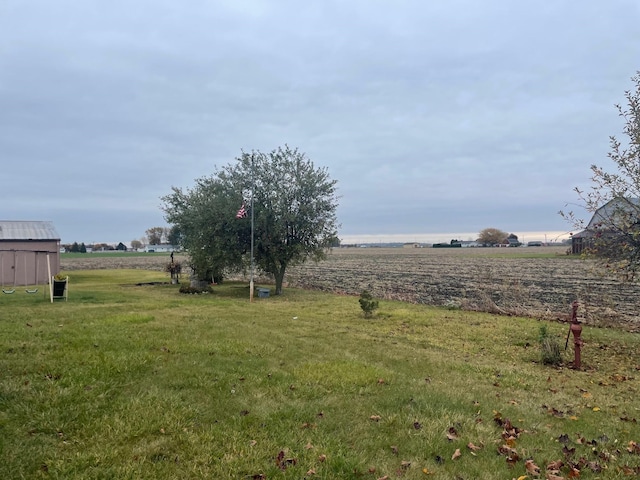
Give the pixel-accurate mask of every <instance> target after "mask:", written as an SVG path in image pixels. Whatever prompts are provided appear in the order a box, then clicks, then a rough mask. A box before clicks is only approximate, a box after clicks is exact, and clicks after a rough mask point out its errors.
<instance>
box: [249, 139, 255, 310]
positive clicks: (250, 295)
mask: <svg viewBox="0 0 640 480" xmlns="http://www.w3.org/2000/svg"><path fill="white" fill-rule="evenodd" d="M254 155H255V153H254V152H251V276H250V277H249V303H251V302H253V271H254V260H253V230H254V213H253V191H254V190H255V188H256V179H255V173H254V166H253V156H254Z"/></svg>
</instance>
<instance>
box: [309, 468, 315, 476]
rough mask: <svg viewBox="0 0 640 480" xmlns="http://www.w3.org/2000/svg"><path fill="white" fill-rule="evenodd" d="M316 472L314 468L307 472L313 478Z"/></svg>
mask: <svg viewBox="0 0 640 480" xmlns="http://www.w3.org/2000/svg"><path fill="white" fill-rule="evenodd" d="M315 474H316V471H315V470H314V469H313V468H312V469H310V470H307V475H309V476H311V475H315Z"/></svg>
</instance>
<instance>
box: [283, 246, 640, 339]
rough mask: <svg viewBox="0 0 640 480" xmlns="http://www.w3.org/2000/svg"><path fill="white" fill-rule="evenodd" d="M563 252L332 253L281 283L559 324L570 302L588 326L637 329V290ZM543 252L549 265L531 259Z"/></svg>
mask: <svg viewBox="0 0 640 480" xmlns="http://www.w3.org/2000/svg"><path fill="white" fill-rule="evenodd" d="M565 252H566V248H565V247H543V248H539V247H535V248H534V247H531V248H504V249H500V248H462V249H434V248H424V249H375V248H371V249H363V248H359V249H356V248H353V249H336V250H334V252H333V253H332V254H331V255H330V256H329V259H328V261H326V262H322V263H319V264H317V265H315V264H313V263H311V264H307V265H304V266H300V267H297V268H295V269H291V272H290V274H289V278H288V279H289V283H290V284H291V285H296V286H301V287H304V288H314V289H321V290H327V291H332V292H338V293H345V294H360V292H362V290H365V289H366V290H369V291H370V292H371V293H372V294H373V295H374V296H376V297H378V298H387V299H398V300H404V301H408V302H414V303H425V304H429V305H442V306H448V307H450V308H463V309H468V310H479V311H488V312H495V313H502V314H514V315H524V316H532V317H538V318H548V319H551V318H559V319H565V318H566V317H567V316H568V315H570V312H571V306H570V305H571V302H573V300H576V299H577V300H578V301H579V302H580V309H579V311H578V312H579V316H580V317H582V319H583V320H584V321H586V322H587V323H590V324H599V325H611V324H616V325H623V326H625V327H626V328H630V329H631V330H637V329H639V328H640V318H639V317H638V313H637V312H638V306H639V299H640V296H639V294H640V286H638V285H625V284H622V283H620V282H617V281H614V280H611V279H604V278H600V277H599V276H598V275H597V274H596V273H595V272H594V271H593V268H592V267H593V265H592V264H591V263H590V262H586V261H583V260H580V259H576V258H574V257H570V256H567V255H566V253H565ZM540 253H551V254H553V256H552V257H551V258H545V257H541V256H540V257H538V258H535V257H533V258H532V255H533V254H540Z"/></svg>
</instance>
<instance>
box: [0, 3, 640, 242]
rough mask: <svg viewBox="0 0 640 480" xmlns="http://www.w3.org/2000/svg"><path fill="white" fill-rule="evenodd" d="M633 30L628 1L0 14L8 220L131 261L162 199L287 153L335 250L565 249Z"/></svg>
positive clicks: (627, 82) (637, 10)
mask: <svg viewBox="0 0 640 480" xmlns="http://www.w3.org/2000/svg"><path fill="white" fill-rule="evenodd" d="M639 25H640V2H638V1H637V0H609V1H607V2H604V1H602V0H582V1H577V0H571V1H564V0H554V1H548V0H537V1H536V0H534V1H529V2H517V1H513V0H487V1H483V2H480V1H477V0H447V1H444V0H443V1H424V0H405V1H402V0H394V1H390V0H384V1H383V0H307V1H304V2H302V1H293V0H265V1H259V0H228V1H215V0H209V1H204V0H199V1H196V0H193V1H184V2H177V1H164V0H135V1H132V0H126V1H124V0H111V1H109V2H104V1H92V0H75V1H71V0H56V1H51V0H42V1H31V0H1V1H0V155H1V156H2V164H1V165H2V167H1V168H2V171H1V173H0V200H1V202H0V203H1V205H2V207H0V212H2V214H1V215H0V219H3V220H51V221H53V222H54V224H55V226H56V228H57V230H58V232H59V233H60V236H61V237H62V241H63V242H74V241H77V242H85V243H93V242H119V241H122V242H125V243H128V242H130V241H131V240H133V239H139V238H140V237H143V236H144V233H145V230H146V229H148V228H150V227H154V226H161V225H165V222H164V219H163V212H162V211H161V209H160V205H161V200H160V197H162V196H163V195H166V194H168V193H170V190H171V186H178V187H189V186H192V185H193V182H194V180H195V179H196V178H198V177H201V176H206V175H210V174H212V173H213V172H214V169H215V167H216V166H218V167H219V166H222V165H225V164H228V163H230V162H233V161H234V158H236V157H237V156H239V155H240V154H241V151H242V150H245V151H250V150H261V151H265V152H268V151H270V150H272V149H274V148H276V147H277V146H279V145H284V144H285V143H287V144H289V145H290V146H292V147H297V148H298V149H300V150H301V151H303V152H305V153H306V154H307V156H308V157H309V158H310V159H311V160H313V162H314V163H315V165H316V166H318V167H327V168H328V170H329V173H330V175H331V177H332V178H334V179H336V180H337V181H338V189H339V195H340V196H341V198H340V207H339V209H338V220H339V222H340V223H341V228H340V231H339V236H340V237H341V238H342V239H343V240H344V241H358V240H362V239H371V240H375V241H378V240H386V239H391V238H393V239H396V240H400V241H429V240H432V241H440V239H439V237H438V236H437V235H436V234H443V233H444V234H449V233H452V232H468V233H465V234H464V235H468V236H475V235H477V232H479V231H480V230H481V229H483V228H486V227H495V228H500V229H502V230H506V231H508V232H513V233H516V234H520V235H523V236H524V235H526V236H527V237H528V238H525V240H533V239H534V238H532V236H534V235H536V234H533V233H531V232H539V235H542V234H543V233H547V234H548V235H557V234H559V233H562V232H564V231H568V230H570V226H569V225H568V224H567V223H566V222H565V221H564V220H563V219H562V218H561V217H560V216H559V215H558V213H557V212H558V210H561V209H565V208H567V207H566V204H567V203H571V202H576V201H577V197H576V195H575V193H574V192H573V191H572V189H573V187H575V186H582V187H585V186H588V185H589V174H590V170H589V166H590V165H591V164H592V163H596V164H600V165H604V166H608V165H610V164H609V163H608V160H607V152H608V151H609V136H610V135H616V136H619V137H621V138H624V136H623V135H622V133H621V132H622V122H621V119H620V118H619V117H618V114H617V111H616V109H615V107H614V104H616V103H623V102H624V91H625V90H629V89H631V88H633V84H632V82H631V77H632V76H633V75H634V74H635V73H636V71H637V70H640V27H639ZM569 208H571V206H570V207H569ZM578 211H579V209H578ZM584 216H588V214H586V213H585V214H584Z"/></svg>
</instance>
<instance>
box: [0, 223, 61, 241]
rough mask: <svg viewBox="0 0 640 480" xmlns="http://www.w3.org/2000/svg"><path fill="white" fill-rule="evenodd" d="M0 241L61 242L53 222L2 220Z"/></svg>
mask: <svg viewBox="0 0 640 480" xmlns="http://www.w3.org/2000/svg"><path fill="white" fill-rule="evenodd" d="M0 240H60V235H58V232H57V231H56V228H55V227H54V226H53V223H52V222H40V221H19V220H18V221H7V220H0Z"/></svg>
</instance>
